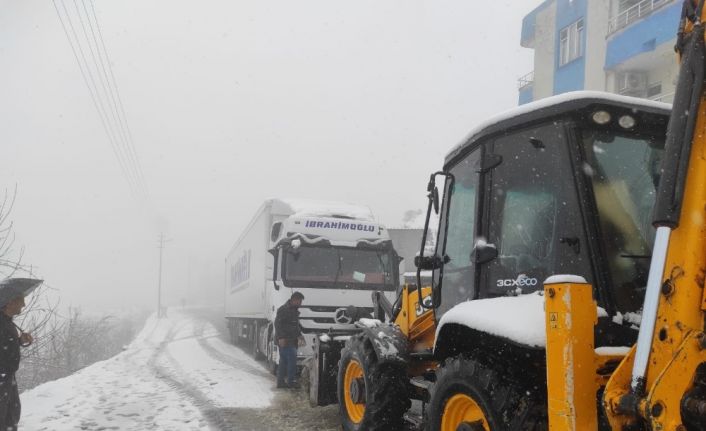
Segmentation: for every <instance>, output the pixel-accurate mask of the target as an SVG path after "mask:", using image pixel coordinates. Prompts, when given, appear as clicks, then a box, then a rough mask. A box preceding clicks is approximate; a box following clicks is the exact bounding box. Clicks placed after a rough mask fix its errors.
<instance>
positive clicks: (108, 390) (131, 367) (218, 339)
mask: <svg viewBox="0 0 706 431" xmlns="http://www.w3.org/2000/svg"><path fill="white" fill-rule="evenodd" d="M209 317H212V316H208V315H206V316H205V315H204V312H203V311H201V312H200V313H198V312H194V311H179V310H170V312H169V317H167V318H163V319H156V318H155V317H151V318H150V319H149V320H148V321H147V322H146V324H145V327H144V328H143V330H142V331H141V332H140V334H139V335H138V336H137V337H136V339H135V341H133V342H132V344H130V346H128V347H127V348H126V350H125V351H123V352H122V353H120V354H119V355H117V356H115V357H113V358H111V359H109V360H106V361H103V362H99V363H96V364H93V365H91V366H89V367H87V368H85V369H83V370H81V371H79V372H77V373H75V374H73V375H71V376H69V377H66V378H63V379H60V380H57V381H53V382H49V383H45V384H43V385H41V386H38V387H36V388H34V389H32V390H30V391H27V392H24V393H22V394H21V399H22V421H21V423H20V429H23V430H32V431H42V430H46V431H64V430H67V431H68V430H96V431H97V430H135V431H137V430H140V431H144V430H165V431H166V430H170V431H171V430H174V431H177V430H243V431H246V430H259V429H263V430H265V429H275V427H276V428H279V427H280V422H282V424H288V427H289V429H335V425H336V419H335V411H334V410H332V409H331V408H326V409H321V408H319V409H311V408H309V407H308V406H307V405H306V403H305V401H304V400H303V397H302V396H299V394H296V393H292V392H289V391H276V390H275V389H274V379H273V377H272V376H271V375H270V374H269V373H268V372H267V371H266V370H265V368H264V367H263V366H262V365H261V364H260V363H259V362H256V361H255V360H254V359H253V358H252V357H251V356H249V355H247V354H245V353H244V352H243V351H241V350H240V349H238V348H237V347H235V346H232V345H230V344H228V343H227V342H226V341H224V337H223V335H222V334H221V333H220V332H219V331H218V329H216V327H215V326H214V325H213V324H212V323H210V321H209V320H212V319H209Z"/></svg>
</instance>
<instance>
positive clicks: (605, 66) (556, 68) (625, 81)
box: [518, 0, 681, 104]
mask: <svg viewBox="0 0 706 431" xmlns="http://www.w3.org/2000/svg"><path fill="white" fill-rule="evenodd" d="M680 13H681V2H680V1H676V0H642V1H639V0H546V1H544V2H542V3H541V4H539V5H538V6H537V7H536V8H535V9H534V10H533V11H531V12H530V13H529V14H527V15H526V16H525V18H524V19H523V22H522V32H521V42H520V43H521V45H522V46H524V47H527V48H531V49H533V50H534V54H535V56H534V57H535V69H534V71H533V72H531V73H529V74H527V75H525V76H523V77H522V78H520V79H519V82H518V88H519V93H518V102H519V104H524V103H528V102H531V101H533V100H538V99H541V98H543V97H548V96H551V95H555V94H561V93H565V92H568V91H575V90H599V91H610V92H614V93H620V94H628V95H632V96H637V97H647V98H651V99H655V100H666V101H670V100H669V99H670V97H671V95H672V94H673V89H674V83H675V81H676V70H677V64H676V59H675V57H674V53H673V46H674V43H675V39H676V31H677V26H678V23H679V17H680Z"/></svg>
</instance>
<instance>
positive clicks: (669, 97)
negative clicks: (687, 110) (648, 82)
mask: <svg viewBox="0 0 706 431" xmlns="http://www.w3.org/2000/svg"><path fill="white" fill-rule="evenodd" d="M650 100H654V101H655V102H666V103H672V101H673V100H674V92H671V93H663V94H658V95H656V96H652V97H650Z"/></svg>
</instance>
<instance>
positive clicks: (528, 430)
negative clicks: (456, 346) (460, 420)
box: [427, 356, 547, 431]
mask: <svg viewBox="0 0 706 431" xmlns="http://www.w3.org/2000/svg"><path fill="white" fill-rule="evenodd" d="M503 374H504V373H503ZM454 395H466V396H468V397H470V398H471V399H472V400H473V401H474V402H475V403H476V404H477V405H478V406H479V407H480V409H481V410H482V413H483V416H484V419H483V422H484V423H483V424H482V426H483V427H480V426H478V425H479V424H476V425H475V427H474V426H469V427H468V429H479V430H482V429H484V427H487V428H488V429H490V430H491V431H519V430H522V431H544V430H546V429H547V421H546V396H545V395H544V394H542V391H541V389H537V388H533V389H532V390H531V391H529V390H528V388H527V387H526V386H525V385H522V384H519V383H517V382H513V381H511V379H508V378H504V377H503V376H501V374H500V373H498V372H497V371H496V370H494V369H492V368H489V367H487V366H485V365H482V364H481V363H480V362H478V361H476V360H474V359H472V358H470V357H464V356H457V357H452V358H449V359H447V360H446V361H445V362H444V364H443V365H442V366H441V367H440V368H439V370H438V371H437V378H436V383H435V384H434V386H433V387H432V390H431V399H430V401H429V416H428V420H429V422H428V427H427V428H428V430H429V431H440V430H442V418H443V415H444V412H445V409H446V407H447V401H449V399H451V398H452V397H453V396H454ZM458 425H459V424H452V426H450V427H449V426H448V425H447V427H446V428H453V429H456V427H457V426H458Z"/></svg>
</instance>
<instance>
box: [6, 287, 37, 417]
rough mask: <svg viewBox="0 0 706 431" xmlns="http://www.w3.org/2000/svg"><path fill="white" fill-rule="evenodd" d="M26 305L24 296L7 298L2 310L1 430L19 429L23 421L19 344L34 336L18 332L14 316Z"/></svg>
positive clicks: (24, 344) (22, 344)
mask: <svg viewBox="0 0 706 431" xmlns="http://www.w3.org/2000/svg"><path fill="white" fill-rule="evenodd" d="M24 306H25V298H24V295H20V296H17V297H15V298H13V299H11V300H10V301H8V302H7V303H6V304H5V305H4V306H2V308H1V309H0V430H2V431H6V430H7V431H14V430H17V424H18V423H19V422H20V413H21V406H20V394H19V391H18V390H17V381H16V380H15V373H16V372H17V369H18V368H19V366H20V346H29V345H30V344H32V341H34V340H33V339H32V335H30V334H28V333H26V332H21V333H19V332H18V328H17V326H15V323H14V322H13V321H12V318H13V317H15V316H17V315H18V314H20V312H21V311H22V308H23V307H24Z"/></svg>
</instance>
